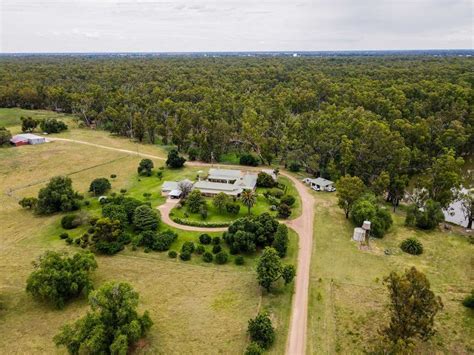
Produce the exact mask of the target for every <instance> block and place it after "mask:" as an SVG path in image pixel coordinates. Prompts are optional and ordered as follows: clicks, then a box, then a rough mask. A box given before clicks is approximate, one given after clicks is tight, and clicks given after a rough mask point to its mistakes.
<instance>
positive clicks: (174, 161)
mask: <svg viewBox="0 0 474 355" xmlns="http://www.w3.org/2000/svg"><path fill="white" fill-rule="evenodd" d="M185 162H186V159H184V158H183V157H181V156H179V153H178V151H177V150H176V149H172V150H170V152H169V153H168V159H166V166H168V167H170V168H172V169H178V168H182V167H183V165H184V163H185Z"/></svg>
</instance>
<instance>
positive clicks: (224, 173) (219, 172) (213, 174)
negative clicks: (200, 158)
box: [207, 168, 242, 179]
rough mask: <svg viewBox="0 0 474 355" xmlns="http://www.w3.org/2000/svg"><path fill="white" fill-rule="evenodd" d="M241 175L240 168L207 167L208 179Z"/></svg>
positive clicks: (231, 177)
mask: <svg viewBox="0 0 474 355" xmlns="http://www.w3.org/2000/svg"><path fill="white" fill-rule="evenodd" d="M241 176H242V171H241V170H232V169H214V168H211V169H209V174H208V177H207V178H208V179H238V178H240V177H241Z"/></svg>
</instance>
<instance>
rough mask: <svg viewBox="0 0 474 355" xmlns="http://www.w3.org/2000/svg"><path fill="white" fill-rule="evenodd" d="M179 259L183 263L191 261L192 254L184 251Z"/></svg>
mask: <svg viewBox="0 0 474 355" xmlns="http://www.w3.org/2000/svg"><path fill="white" fill-rule="evenodd" d="M179 258H180V259H181V260H183V261H188V260H191V253H189V252H187V251H183V252H181V254H179Z"/></svg>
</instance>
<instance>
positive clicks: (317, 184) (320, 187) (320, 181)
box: [303, 177, 336, 192]
mask: <svg viewBox="0 0 474 355" xmlns="http://www.w3.org/2000/svg"><path fill="white" fill-rule="evenodd" d="M303 182H304V183H305V184H308V185H310V186H311V188H312V189H313V190H315V191H328V192H333V191H336V188H335V187H334V182H333V181H331V180H328V179H324V178H321V177H318V178H316V179H310V178H305V179H303Z"/></svg>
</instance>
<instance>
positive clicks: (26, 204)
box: [18, 197, 38, 210]
mask: <svg viewBox="0 0 474 355" xmlns="http://www.w3.org/2000/svg"><path fill="white" fill-rule="evenodd" d="M18 204H19V205H20V206H21V207H23V208H29V209H31V210H34V209H35V208H36V205H37V204H38V199H37V198H36V197H23V198H22V199H21V200H20V201H19V202H18Z"/></svg>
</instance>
